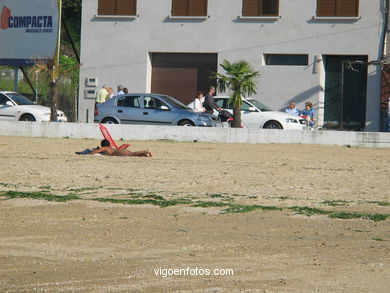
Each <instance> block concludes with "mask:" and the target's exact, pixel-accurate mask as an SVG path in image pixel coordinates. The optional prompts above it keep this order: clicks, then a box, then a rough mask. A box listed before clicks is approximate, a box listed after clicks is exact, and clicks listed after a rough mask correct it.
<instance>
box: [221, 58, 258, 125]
mask: <svg viewBox="0 0 390 293" xmlns="http://www.w3.org/2000/svg"><path fill="white" fill-rule="evenodd" d="M220 66H221V67H222V68H223V69H224V70H225V72H226V75H224V74H222V73H215V75H214V76H213V79H214V80H216V82H217V88H218V89H219V90H220V91H221V92H223V93H224V92H226V91H230V92H231V95H230V99H229V103H230V104H233V119H234V121H233V124H232V127H241V105H242V99H243V98H246V97H249V96H250V95H253V94H255V93H256V85H255V82H254V80H255V78H257V77H258V76H259V75H260V74H259V72H258V71H253V69H252V67H251V66H250V65H249V63H248V62H246V61H238V62H236V63H230V62H229V61H227V60H224V61H223V62H222V64H220Z"/></svg>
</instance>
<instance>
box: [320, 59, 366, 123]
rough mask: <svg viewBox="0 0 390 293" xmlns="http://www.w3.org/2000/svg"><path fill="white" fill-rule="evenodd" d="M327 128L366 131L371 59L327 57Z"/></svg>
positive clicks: (325, 110)
mask: <svg viewBox="0 0 390 293" xmlns="http://www.w3.org/2000/svg"><path fill="white" fill-rule="evenodd" d="M324 60H325V104H324V126H323V127H324V128H325V129H344V130H364V128H365V122H366V92H367V60H368V59H367V56H329V55H328V56H325V59H324Z"/></svg>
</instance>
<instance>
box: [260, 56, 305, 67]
mask: <svg viewBox="0 0 390 293" xmlns="http://www.w3.org/2000/svg"><path fill="white" fill-rule="evenodd" d="M264 59H265V64H266V65H293V66H306V65H308V64H309V56H308V55H307V54H291V55H286V54H266V55H264Z"/></svg>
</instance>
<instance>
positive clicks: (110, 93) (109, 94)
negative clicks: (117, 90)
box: [106, 87, 114, 101]
mask: <svg viewBox="0 0 390 293" xmlns="http://www.w3.org/2000/svg"><path fill="white" fill-rule="evenodd" d="M113 92H114V90H113V88H112V87H108V88H107V93H108V94H107V99H106V101H107V100H108V99H111V98H112V97H114V93H113Z"/></svg>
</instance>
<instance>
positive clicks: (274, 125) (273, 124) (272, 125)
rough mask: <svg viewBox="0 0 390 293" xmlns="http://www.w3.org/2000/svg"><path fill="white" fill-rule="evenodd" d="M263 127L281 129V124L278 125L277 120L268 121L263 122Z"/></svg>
mask: <svg viewBox="0 0 390 293" xmlns="http://www.w3.org/2000/svg"><path fill="white" fill-rule="evenodd" d="M263 128H265V129H283V127H282V125H280V123H279V122H277V121H268V122H267V123H265V124H264V126H263Z"/></svg>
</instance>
